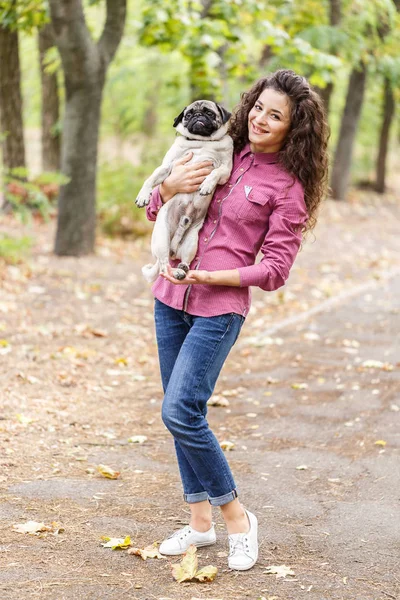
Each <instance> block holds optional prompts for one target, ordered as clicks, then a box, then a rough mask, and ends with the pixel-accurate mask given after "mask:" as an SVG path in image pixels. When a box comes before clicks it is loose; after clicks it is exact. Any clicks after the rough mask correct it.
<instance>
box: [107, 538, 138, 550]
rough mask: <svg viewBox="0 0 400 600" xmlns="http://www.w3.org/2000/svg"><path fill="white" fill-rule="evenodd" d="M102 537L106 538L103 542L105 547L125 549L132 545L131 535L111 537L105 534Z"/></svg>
mask: <svg viewBox="0 0 400 600" xmlns="http://www.w3.org/2000/svg"><path fill="white" fill-rule="evenodd" d="M101 539H102V540H104V544H103V543H102V544H101V545H102V546H103V548H112V549H113V550H125V548H129V546H131V545H132V544H131V538H130V536H129V535H127V536H126V537H125V538H110V537H107V536H106V535H103V536H102V537H101Z"/></svg>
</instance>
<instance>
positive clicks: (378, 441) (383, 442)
mask: <svg viewBox="0 0 400 600" xmlns="http://www.w3.org/2000/svg"><path fill="white" fill-rule="evenodd" d="M374 443H375V446H386V444H387V442H385V440H376V442H374Z"/></svg>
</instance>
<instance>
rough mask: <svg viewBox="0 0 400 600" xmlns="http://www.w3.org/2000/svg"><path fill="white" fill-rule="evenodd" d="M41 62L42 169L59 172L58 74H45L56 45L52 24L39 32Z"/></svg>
mask: <svg viewBox="0 0 400 600" xmlns="http://www.w3.org/2000/svg"><path fill="white" fill-rule="evenodd" d="M38 44H39V60H40V77H41V83H42V169H43V170H44V171H59V170H60V166H61V155H60V151H61V140H60V133H59V127H58V121H59V118H60V109H59V95H58V82H57V74H56V73H53V74H48V73H46V72H45V65H44V59H45V55H46V52H47V50H49V49H50V48H52V47H53V46H54V45H55V42H54V35H53V28H52V26H51V24H50V23H48V24H47V25H45V26H44V27H42V29H40V31H39V37H38Z"/></svg>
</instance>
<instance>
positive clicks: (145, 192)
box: [136, 164, 172, 208]
mask: <svg viewBox="0 0 400 600" xmlns="http://www.w3.org/2000/svg"><path fill="white" fill-rule="evenodd" d="M171 168H172V165H171V164H168V165H161V166H160V167H158V168H157V169H156V170H155V171H154V173H153V174H152V175H150V177H149V178H148V179H146V181H145V182H144V184H143V186H142V189H141V190H140V192H139V194H138V196H137V198H136V205H137V206H139V208H142V207H143V206H146V205H147V204H148V203H149V200H150V195H151V192H152V190H153V188H155V187H156V185H158V184H160V183H162V182H163V181H164V180H165V179H166V178H167V177H168V175H169V174H170V173H171Z"/></svg>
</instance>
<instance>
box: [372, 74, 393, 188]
mask: <svg viewBox="0 0 400 600" xmlns="http://www.w3.org/2000/svg"><path fill="white" fill-rule="evenodd" d="M394 111H395V103H394V96H393V89H392V84H391V82H390V80H389V79H385V83H384V103H383V122H382V129H381V134H380V139H379V151H378V158H377V162H376V191H377V192H379V193H380V194H383V193H384V192H385V188H386V184H385V177H386V158H387V153H388V148H389V138H390V126H391V124H392V120H393V117H394Z"/></svg>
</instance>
